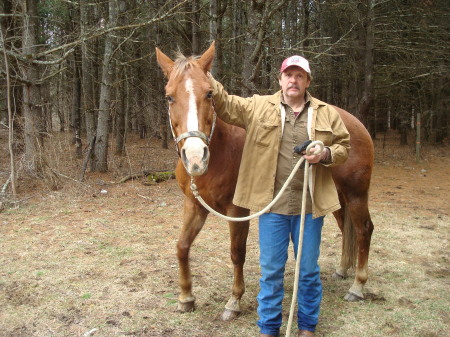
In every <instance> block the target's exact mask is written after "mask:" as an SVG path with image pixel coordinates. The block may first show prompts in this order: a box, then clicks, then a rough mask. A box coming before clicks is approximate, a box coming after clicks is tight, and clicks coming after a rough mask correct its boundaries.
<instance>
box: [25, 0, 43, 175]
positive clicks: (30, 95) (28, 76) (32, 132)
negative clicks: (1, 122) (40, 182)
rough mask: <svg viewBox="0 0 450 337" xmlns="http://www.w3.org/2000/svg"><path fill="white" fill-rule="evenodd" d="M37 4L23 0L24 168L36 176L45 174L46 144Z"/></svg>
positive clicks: (31, 0)
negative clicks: (42, 128) (37, 61)
mask: <svg viewBox="0 0 450 337" xmlns="http://www.w3.org/2000/svg"><path fill="white" fill-rule="evenodd" d="M37 7H38V1H36V0H22V11H23V15H24V20H23V22H24V28H23V40H22V52H23V55H24V56H25V57H26V58H27V60H28V61H27V62H25V63H24V64H23V67H24V69H23V74H24V79H25V83H24V84H23V115H24V137H25V138H24V140H25V169H26V170H27V171H28V172H29V173H31V174H36V175H41V174H42V173H43V160H42V159H43V158H42V153H43V152H42V151H43V148H42V147H43V142H42V135H41V133H40V126H41V123H42V120H41V116H42V104H41V102H40V97H41V95H40V88H39V86H38V84H36V83H37V81H38V79H39V68H38V65H37V64H35V63H33V62H32V60H33V55H35V54H36V52H37V44H38V42H37V41H38V38H37V36H38V26H39V21H38V16H37V14H38V13H37Z"/></svg>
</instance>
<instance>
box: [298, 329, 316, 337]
mask: <svg viewBox="0 0 450 337" xmlns="http://www.w3.org/2000/svg"><path fill="white" fill-rule="evenodd" d="M298 337H314V332H312V331H309V330H298Z"/></svg>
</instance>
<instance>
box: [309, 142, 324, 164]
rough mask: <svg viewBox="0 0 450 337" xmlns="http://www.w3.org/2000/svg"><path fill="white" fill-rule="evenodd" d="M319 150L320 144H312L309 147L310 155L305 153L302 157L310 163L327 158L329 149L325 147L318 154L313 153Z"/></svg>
mask: <svg viewBox="0 0 450 337" xmlns="http://www.w3.org/2000/svg"><path fill="white" fill-rule="evenodd" d="M318 151H320V146H317V145H316V146H314V147H312V148H311V149H310V153H311V154H310V155H307V154H305V155H304V156H303V158H305V159H306V160H307V161H308V163H310V164H317V163H318V162H320V161H323V162H326V161H328V158H329V153H330V149H329V148H327V147H325V148H324V149H323V151H322V152H321V153H319V154H314V153H315V152H318Z"/></svg>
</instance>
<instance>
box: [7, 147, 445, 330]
mask: <svg viewBox="0 0 450 337" xmlns="http://www.w3.org/2000/svg"><path fill="white" fill-rule="evenodd" d="M146 142H147V141H142V142H140V143H137V148H139V147H141V148H142V147H145V151H146V155H145V158H142V156H141V155H139V152H134V153H133V151H132V149H129V150H130V151H129V153H130V158H127V162H129V163H130V165H131V169H130V165H128V164H127V165H125V166H124V167H126V170H131V171H133V173H134V172H136V171H139V170H138V169H137V167H145V169H156V167H152V166H153V165H154V164H153V163H152V162H151V160H150V158H151V157H152V153H150V150H152V148H149V147H148V143H146ZM60 148H61V149H67V146H61V147H60ZM138 150H139V149H138ZM440 150H442V149H440ZM158 151H159V149H158ZM168 151H171V152H173V149H171V150H168ZM377 151H378V152H377V158H378V159H377V160H378V162H377V166H376V170H375V174H374V183H373V194H372V199H371V200H372V201H371V211H372V215H373V222H374V224H375V232H374V234H373V238H372V246H371V253H370V260H369V268H370V269H369V272H370V274H369V281H368V284H367V287H366V300H365V301H363V302H357V303H348V302H346V301H344V300H343V296H344V294H345V292H346V291H347V290H348V288H349V287H350V285H351V283H352V282H353V280H352V278H353V274H351V275H350V277H349V278H348V279H347V280H343V281H334V280H332V278H331V274H332V273H333V271H334V268H335V267H336V265H337V264H338V262H339V256H340V254H339V250H340V245H341V236H340V234H339V232H338V230H337V227H336V225H335V223H334V221H333V219H332V218H329V217H328V218H327V219H326V223H325V226H324V232H323V242H322V254H321V259H320V263H321V268H322V279H323V285H324V299H323V303H322V313H321V318H320V324H319V326H318V330H317V336H318V337H324V336H326V337H342V336H346V337H347V336H350V337H355V336H356V337H381V336H383V337H385V336H393V337H402V336H408V337H409V336H420V337H437V336H439V337H440V336H448V335H450V329H449V326H450V325H449V323H450V322H449V315H448V314H449V305H450V298H449V294H448V279H449V276H450V272H449V267H448V262H449V259H448V251H449V250H448V248H449V245H448V239H449V236H448V233H449V223H450V216H449V214H448V210H447V209H448V196H447V193H448V190H449V188H448V181H450V179H448V175H449V174H448V173H446V172H448V165H449V164H450V160H449V159H448V158H447V157H445V156H444V157H442V156H440V157H439V159H438V160H433V158H432V157H430V158H431V159H430V160H427V161H425V160H424V162H423V163H421V164H420V165H416V164H415V163H414V160H412V159H411V154H408V153H406V154H405V153H403V152H401V149H398V147H396V146H393V147H391V148H389V147H386V148H385V150H383V151H384V152H383V153H381V152H380V151H381V150H380V149H378V150H377ZM403 151H404V149H403ZM404 152H405V151H404ZM425 153H426V152H425ZM54 155H55V156H56V157H57V156H60V153H59V152H58V151H56V150H55V151H54ZM393 156H395V158H394V159H395V161H392V158H393ZM153 157H155V156H153ZM175 157H176V154H175ZM136 159H138V160H136ZM119 161H120V160H118V159H115V160H114V162H112V164H113V166H112V171H113V174H112V175H111V176H108V177H103V176H99V175H95V174H94V175H92V176H89V175H88V176H87V183H86V185H80V184H79V183H76V182H73V181H67V182H66V185H65V189H64V190H62V191H47V192H45V191H44V192H42V191H40V192H37V191H34V190H33V191H32V192H31V194H30V195H32V199H30V200H29V201H28V202H27V203H25V204H21V205H20V207H18V208H15V209H9V210H5V211H4V212H3V213H0V217H1V220H0V251H1V252H2V253H1V254H0V337H22V336H23V337H41V336H42V337H44V336H45V337H48V336H56V337H59V336H61V337H62V336H83V335H84V334H85V333H87V332H89V331H92V329H94V328H95V329H98V330H97V331H95V333H93V335H92V336H95V337H112V336H120V337H125V336H136V337H146V336H161V337H166V336H170V337H181V336H183V337H184V336H192V337H219V336H220V337H237V336H242V337H247V336H256V335H257V334H258V329H257V327H256V324H255V322H256V320H257V315H256V305H257V304H256V299H255V298H256V295H257V293H258V289H259V285H258V279H259V266H258V246H257V236H258V233H257V226H256V222H252V224H251V231H250V237H249V240H248V246H247V250H248V253H247V254H248V255H247V262H246V266H245V278H246V294H245V295H244V298H243V299H242V303H241V306H242V313H241V315H240V316H239V317H238V318H237V319H236V320H235V321H233V322H222V321H221V319H220V315H221V313H222V310H223V307H224V305H225V303H226V301H227V300H228V297H229V294H230V291H231V282H232V265H231V262H230V258H229V239H228V237H229V235H228V226H227V224H226V223H224V222H222V221H220V220H218V219H217V218H215V217H210V218H209V219H208V221H207V223H206V225H205V227H204V229H203V230H202V232H201V233H200V235H199V236H198V238H197V239H196V241H195V243H194V246H193V247H192V250H191V268H192V274H193V281H194V294H195V296H196V297H197V302H196V304H197V310H196V311H195V312H193V313H187V314H180V313H179V312H177V298H178V291H179V289H178V266H177V259H176V255H175V246H176V242H177V238H178V233H179V230H180V224H181V222H182V220H181V219H182V215H181V212H180V208H181V207H180V205H182V197H181V195H180V193H179V191H178V187H177V185H176V183H175V182H174V181H168V182H164V183H162V184H160V185H156V186H152V187H146V186H144V185H141V184H140V183H139V181H130V182H128V183H126V184H122V185H116V184H113V183H111V181H117V180H119V179H120V178H121V177H122V176H123V175H125V173H129V172H125V171H121V170H125V169H124V168H119V164H120V163H119ZM56 163H57V164H58V165H59V166H58V167H57V169H58V170H60V171H61V173H63V174H65V175H70V174H71V172H75V173H76V174H75V175H74V176H77V174H78V173H79V170H78V165H79V161H78V160H77V159H75V158H74V157H73V156H72V155H70V154H68V158H67V160H63V159H62V158H60V157H59V159H58V161H57V162H56ZM136 163H138V164H136ZM165 163H167V162H165V161H163V162H162V163H160V164H159V165H161V167H160V168H161V169H167V166H165V165H166V164H165ZM70 165H73V166H72V168H71V166H70ZM114 165H117V167H116V166H114ZM133 165H135V167H133ZM73 167H75V168H76V170H75V169H73ZM422 168H425V169H426V170H427V173H426V174H427V176H424V174H423V173H422V172H421V170H422ZM71 170H72V171H71ZM434 177H437V178H439V179H435V178H434ZM100 180H101V182H100ZM105 183H106V184H107V185H106V186H105ZM398 187H400V188H398ZM436 187H439V188H436ZM103 188H105V189H107V190H108V194H107V195H102V194H100V193H99V191H100V189H103ZM142 196H144V197H145V198H143V197H142ZM446 199H447V202H446V201H445V200H446ZM293 269H294V260H293V258H292V256H291V257H290V259H289V264H288V267H287V270H288V273H287V276H286V288H287V289H288V291H287V293H286V297H285V305H284V308H285V311H284V313H283V315H284V321H285V322H286V320H287V317H288V314H289V313H288V308H289V305H290V298H291V294H290V291H291V290H292V285H291V284H292V280H293ZM285 324H286V323H285ZM294 325H295V324H294ZM285 328H286V325H283V329H282V336H284V332H285ZM294 331H295V330H294Z"/></svg>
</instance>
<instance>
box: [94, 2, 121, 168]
mask: <svg viewBox="0 0 450 337" xmlns="http://www.w3.org/2000/svg"><path fill="white" fill-rule="evenodd" d="M118 17H119V3H118V0H109V20H108V27H109V28H111V27H115V26H116V25H117V20H118ZM114 48H115V38H114V34H113V33H109V34H107V35H106V38H105V51H104V54H103V66H102V79H101V84H100V100H99V106H98V120H97V136H96V140H95V170H96V171H99V172H106V171H108V143H109V120H110V118H109V117H110V108H111V87H112V83H113V73H114V70H113V53H114Z"/></svg>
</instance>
